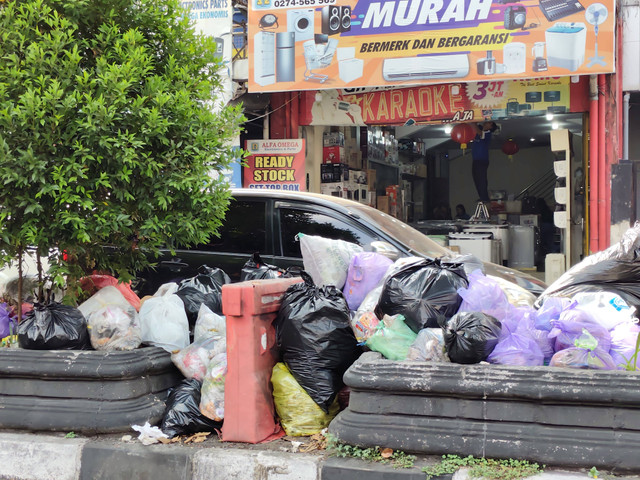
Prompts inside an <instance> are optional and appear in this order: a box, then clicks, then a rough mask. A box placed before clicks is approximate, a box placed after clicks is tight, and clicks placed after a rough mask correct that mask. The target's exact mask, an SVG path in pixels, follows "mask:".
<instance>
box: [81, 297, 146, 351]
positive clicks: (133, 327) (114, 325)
mask: <svg viewBox="0 0 640 480" xmlns="http://www.w3.org/2000/svg"><path fill="white" fill-rule="evenodd" d="M87 328H88V330H89V339H90V340H91V346H92V347H93V348H95V349H96V350H105V351H111V350H133V349H135V348H138V347H139V346H140V343H141V342H142V337H141V335H142V332H141V330H140V322H139V321H138V312H136V309H135V308H133V306H132V305H129V304H127V306H126V307H124V308H123V307H122V306H120V305H108V306H106V307H102V308H101V309H100V310H98V311H96V312H93V313H91V314H90V315H89V317H87Z"/></svg>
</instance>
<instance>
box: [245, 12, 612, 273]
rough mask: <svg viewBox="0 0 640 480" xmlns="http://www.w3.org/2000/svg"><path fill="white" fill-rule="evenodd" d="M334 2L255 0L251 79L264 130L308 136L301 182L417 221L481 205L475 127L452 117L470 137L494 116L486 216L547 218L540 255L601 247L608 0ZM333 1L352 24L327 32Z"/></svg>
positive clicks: (572, 254)
mask: <svg viewBox="0 0 640 480" xmlns="http://www.w3.org/2000/svg"><path fill="white" fill-rule="evenodd" d="M256 1H257V0H256ZM343 3H344V5H341V6H334V5H330V6H326V7H322V6H320V5H318V6H315V5H313V6H312V7H314V8H309V9H296V8H289V7H287V6H285V5H284V4H282V5H280V4H279V2H273V3H268V2H267V3H260V4H259V5H253V9H252V8H250V9H249V37H248V38H249V42H248V45H249V56H250V72H249V88H250V91H255V92H272V93H271V95H272V107H271V110H272V111H277V112H278V114H272V115H271V119H270V131H269V136H270V138H282V139H288V138H301V139H304V141H305V167H304V170H305V175H306V181H305V182H304V185H303V186H302V188H303V189H305V190H309V191H313V192H322V193H327V194H331V195H340V196H346V197H348V198H352V199H355V200H357V201H360V202H363V203H368V204H370V205H372V206H375V207H376V208H379V209H381V210H384V211H387V212H388V213H390V214H391V215H394V216H396V217H397V218H399V219H401V220H403V221H406V222H409V223H411V224H413V225H415V226H418V227H421V223H423V222H429V221H433V220H454V219H455V216H456V206H458V205H463V206H464V207H465V210H466V212H467V213H468V214H474V213H475V210H476V206H477V200H478V199H479V194H478V192H477V190H476V188H475V186H474V182H473V178H472V172H471V168H472V167H471V165H472V155H471V153H470V150H471V149H470V148H468V149H466V150H465V149H464V148H462V147H463V146H467V145H464V144H466V143H467V142H471V141H472V140H473V137H474V136H475V135H472V136H471V138H466V137H467V136H469V132H468V130H467V131H466V134H461V133H460V132H459V131H458V130H460V128H458V126H459V125H462V124H470V125H472V126H473V127H472V128H473V129H474V130H472V132H474V133H475V125H476V124H477V123H482V122H485V121H494V122H496V123H497V126H498V129H497V131H496V132H494V134H493V138H492V140H491V144H490V146H489V156H490V166H489V169H488V172H487V175H488V183H489V193H490V202H488V204H487V206H488V210H489V214H490V216H491V219H492V220H496V221H500V222H509V223H511V224H514V225H536V226H538V227H539V228H540V229H541V227H542V225H541V223H542V216H544V221H545V223H549V222H550V225H551V229H552V231H553V233H552V234H551V236H550V237H549V240H548V242H549V245H548V246H547V248H548V250H547V253H550V252H553V253H556V252H557V253H560V254H565V257H566V263H565V266H569V265H571V264H574V263H576V262H577V261H578V260H579V259H580V258H581V256H583V255H584V254H586V253H588V252H589V250H591V251H596V250H598V249H601V247H602V246H604V245H605V244H606V242H608V235H609V232H608V231H602V230H601V227H602V225H601V224H604V223H603V219H605V220H604V222H606V221H608V218H607V215H608V214H609V212H608V211H607V210H606V202H607V198H606V196H605V197H604V198H602V199H600V197H597V198H598V200H597V201H596V202H595V210H596V211H597V212H598V213H600V214H601V215H600V217H599V218H600V220H597V222H598V223H597V224H596V225H595V230H596V235H595V236H596V240H597V241H595V242H594V232H593V229H592V231H590V229H589V226H590V220H592V219H593V215H592V213H590V207H592V208H593V206H594V198H593V195H592V196H591V197H590V196H589V192H590V191H591V192H593V186H592V184H591V183H590V181H593V179H590V173H591V172H592V171H593V169H594V167H595V166H596V161H595V160H594V159H596V158H597V159H598V166H600V170H599V172H596V175H597V176H596V180H595V181H596V185H600V184H601V183H602V179H603V178H607V177H606V175H608V174H609V172H610V163H612V162H610V161H609V163H606V162H605V163H604V164H602V163H601V159H604V158H605V157H609V158H614V157H615V156H616V151H617V150H616V149H617V146H613V145H611V144H608V143H605V142H604V141H602V142H600V143H601V145H599V146H597V145H594V143H595V142H594V141H593V139H594V133H596V134H597V135H598V137H599V138H603V139H604V138H609V139H611V140H613V141H614V142H615V143H617V138H618V133H619V126H620V122H617V121H613V122H612V121H611V120H617V116H618V114H617V112H616V110H615V107H612V106H611V104H612V103H615V102H614V101H613V99H614V97H615V96H616V95H618V94H619V89H618V88H616V84H615V77H614V76H605V75H599V76H598V75H597V74H603V73H610V72H613V71H614V67H615V63H616V48H617V44H616V39H615V36H614V31H615V29H616V15H615V11H614V4H613V3H611V4H608V3H607V4H606V5H605V4H604V3H600V2H587V1H582V2H574V3H573V4H572V5H573V6H570V5H565V6H564V8H565V10H563V11H562V12H561V13H558V14H557V15H556V16H554V14H553V13H552V12H551V11H550V10H548V7H547V5H546V3H545V2H541V3H540V5H539V6H538V4H537V2H536V4H535V5H534V4H533V3H531V2H520V3H517V4H512V3H507V4H502V3H498V2H493V3H491V2H481V1H480V2H471V3H468V2H466V3H465V2H454V1H451V2H443V4H442V6H441V8H440V9H436V7H435V6H433V5H432V6H431V10H429V11H427V10H425V9H426V8H427V7H425V6H424V5H423V4H422V3H421V2H384V3H382V4H380V3H374V2H368V1H360V2H353V1H352V2H343ZM566 9H569V10H571V11H569V10H566ZM334 10H335V12H334ZM436 10H437V11H436ZM332 12H333V13H336V15H337V14H338V13H340V18H341V19H342V20H344V25H348V28H347V27H344V28H343V29H342V30H340V28H342V27H338V29H337V30H335V31H333V30H331V28H332V27H331V25H333V23H332V22H331V19H332V18H333V17H332ZM252 26H253V27H252ZM322 49H324V51H323V52H320V51H321V50H322ZM312 50H313V51H312ZM314 52H315V53H314ZM312 54H313V55H312ZM312 56H316V57H318V56H319V57H322V56H324V57H326V58H325V60H324V61H325V64H324V65H322V66H320V65H321V63H322V62H321V61H320V60H319V59H317V58H316V62H315V63H313V62H311V61H310V57H312ZM252 58H253V60H252ZM598 81H600V84H598ZM599 97H604V98H599ZM603 100H606V101H605V102H603ZM594 104H596V106H597V104H599V106H600V112H598V111H597V108H596V109H595V110H594ZM614 130H615V131H614ZM605 131H606V133H605ZM590 134H591V138H592V140H591V142H590V141H589V136H590ZM245 183H246V182H245ZM276 188H277V187H276ZM607 188H608V180H607V182H606V184H605V185H604V186H601V189H600V193H598V192H596V195H603V192H605V190H607ZM538 199H542V200H543V201H544V203H546V206H547V208H548V210H549V211H548V212H546V211H545V212H542V211H541V210H540V209H541V208H542V207H541V206H540V201H537V200H538ZM536 201H537V204H536ZM608 201H609V202H610V199H609V200H608ZM485 203H487V202H485ZM601 204H602V205H601ZM601 207H605V209H604V211H602V208H601ZM563 212H564V213H563ZM549 214H550V216H549ZM549 218H550V219H551V220H549ZM596 218H597V217H596ZM598 234H600V235H599V238H598ZM569 239H570V240H569ZM444 241H445V242H446V241H447V240H444ZM536 242H539V240H536ZM594 246H597V248H594ZM534 263H537V264H538V265H539V264H540V261H539V259H536V260H535V261H534Z"/></svg>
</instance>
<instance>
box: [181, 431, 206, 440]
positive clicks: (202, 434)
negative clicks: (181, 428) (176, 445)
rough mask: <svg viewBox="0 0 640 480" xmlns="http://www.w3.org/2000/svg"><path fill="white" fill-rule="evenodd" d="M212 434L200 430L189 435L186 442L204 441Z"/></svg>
mask: <svg viewBox="0 0 640 480" xmlns="http://www.w3.org/2000/svg"><path fill="white" fill-rule="evenodd" d="M209 435H210V432H199V433H195V434H193V435H191V436H190V437H187V438H186V439H185V440H184V443H202V442H204V441H205V440H206V439H207V437H208V436H209Z"/></svg>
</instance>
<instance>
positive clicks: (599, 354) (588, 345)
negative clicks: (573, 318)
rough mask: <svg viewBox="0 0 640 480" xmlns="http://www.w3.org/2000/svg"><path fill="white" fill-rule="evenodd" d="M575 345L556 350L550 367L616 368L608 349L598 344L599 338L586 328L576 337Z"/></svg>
mask: <svg viewBox="0 0 640 480" xmlns="http://www.w3.org/2000/svg"><path fill="white" fill-rule="evenodd" d="M574 344H575V347H569V348H565V349H564V350H562V351H560V352H556V353H555V354H554V355H553V357H551V361H550V362H549V366H550V367H566V368H583V369H593V370H615V369H616V364H615V362H614V361H613V358H611V355H609V353H608V352H607V351H606V350H603V349H602V348H600V347H599V346H598V340H597V339H596V338H595V337H594V336H593V335H592V334H591V333H590V332H589V331H588V330H587V329H586V328H585V329H583V330H582V334H581V335H580V336H579V337H578V338H576V340H575V342H574Z"/></svg>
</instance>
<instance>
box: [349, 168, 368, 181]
mask: <svg viewBox="0 0 640 480" xmlns="http://www.w3.org/2000/svg"><path fill="white" fill-rule="evenodd" d="M349 176H350V178H351V180H353V181H354V182H355V183H359V184H362V185H366V184H367V172H365V171H364V170H351V169H349Z"/></svg>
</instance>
